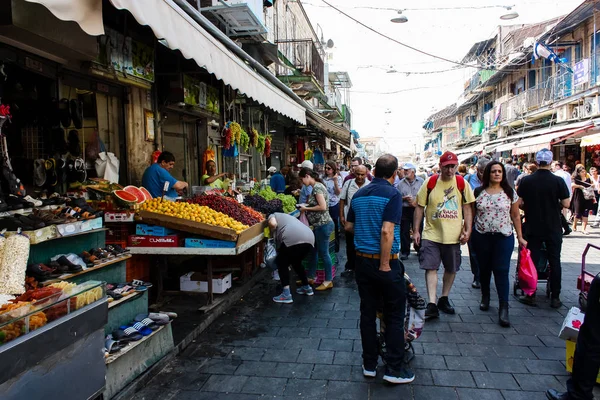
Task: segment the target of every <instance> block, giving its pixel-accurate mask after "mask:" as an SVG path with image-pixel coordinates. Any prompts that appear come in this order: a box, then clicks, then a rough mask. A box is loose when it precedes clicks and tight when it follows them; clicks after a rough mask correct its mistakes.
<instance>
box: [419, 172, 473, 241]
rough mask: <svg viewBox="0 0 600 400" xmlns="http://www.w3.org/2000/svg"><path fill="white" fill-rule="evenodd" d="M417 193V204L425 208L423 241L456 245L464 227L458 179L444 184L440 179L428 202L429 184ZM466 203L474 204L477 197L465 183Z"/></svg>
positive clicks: (425, 184) (424, 184)
mask: <svg viewBox="0 0 600 400" xmlns="http://www.w3.org/2000/svg"><path fill="white" fill-rule="evenodd" d="M429 179H431V178H428V179H427V180H426V181H425V183H423V185H422V186H421V189H419V193H417V203H418V204H419V205H420V206H422V207H425V226H424V227H423V239H425V240H431V241H432V242H436V243H442V244H456V243H458V242H459V239H460V233H461V231H462V226H463V213H462V195H461V193H460V191H459V190H458V188H457V187H456V178H454V179H452V180H451V181H448V182H444V181H443V180H442V179H441V178H438V180H437V182H436V185H435V187H434V188H433V190H432V191H431V193H430V195H429V203H428V202H427V182H429ZM463 193H464V195H465V203H466V204H469V203H473V202H474V201H475V196H474V195H473V190H472V189H471V185H469V183H468V182H466V181H465V189H464V191H463Z"/></svg>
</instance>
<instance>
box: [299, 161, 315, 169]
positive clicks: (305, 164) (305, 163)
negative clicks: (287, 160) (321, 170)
mask: <svg viewBox="0 0 600 400" xmlns="http://www.w3.org/2000/svg"><path fill="white" fill-rule="evenodd" d="M298 168H309V169H313V163H312V162H310V161H309V160H304V161H302V164H298Z"/></svg>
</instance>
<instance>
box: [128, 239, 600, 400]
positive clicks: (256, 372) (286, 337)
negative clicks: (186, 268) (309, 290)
mask: <svg viewBox="0 0 600 400" xmlns="http://www.w3.org/2000/svg"><path fill="white" fill-rule="evenodd" d="M599 238H600V229H595V230H594V233H593V234H592V235H590V236H587V237H586V236H583V235H581V234H572V235H570V236H568V237H566V238H565V241H564V245H563V246H564V247H563V253H562V254H563V258H562V259H563V295H562V299H563V303H564V306H563V307H562V308H560V309H558V310H554V309H552V308H550V306H549V301H548V300H547V299H546V298H545V296H544V295H543V293H544V292H545V285H540V289H539V291H538V298H539V303H540V304H539V307H537V308H530V307H527V306H525V305H522V304H520V303H518V302H517V301H516V300H514V299H512V298H511V309H510V317H511V322H512V326H511V327H510V328H502V327H500V326H499V325H498V324H497V322H496V321H497V306H498V302H497V300H495V301H494V297H495V296H494V294H493V295H492V302H491V309H490V311H489V312H483V311H480V310H479V307H478V305H479V300H480V294H479V293H478V290H475V289H472V288H471V281H472V279H471V278H472V277H471V273H470V271H469V266H468V258H467V257H464V255H466V247H464V249H463V271H462V272H460V273H459V274H458V277H457V281H456V283H455V286H454V288H453V290H452V292H451V296H450V298H451V300H452V302H453V303H454V306H455V308H456V312H457V314H456V315H453V316H448V315H442V316H441V317H440V318H439V319H438V320H434V321H428V322H427V323H426V325H425V332H424V334H423V335H422V336H421V337H420V338H419V339H418V340H417V341H416V342H415V343H414V346H415V351H416V353H417V355H416V357H415V358H414V360H413V361H412V362H411V366H412V367H413V368H414V369H415V373H416V378H415V381H414V383H413V384H411V385H398V386H390V385H388V384H384V382H383V381H382V379H381V378H382V375H383V373H382V371H381V365H380V371H379V372H378V376H377V378H375V379H366V378H364V377H363V376H362V371H361V357H360V352H361V343H360V333H359V329H358V319H359V296H358V292H357V290H356V285H355V283H354V282H353V280H352V279H348V278H342V277H338V278H336V279H335V287H334V289H333V291H330V292H326V293H316V294H315V296H314V297H304V296H294V303H293V304H291V305H287V304H275V303H273V302H272V301H271V297H272V296H273V295H274V294H277V293H276V292H277V287H276V286H277V284H276V282H273V281H270V280H269V281H265V282H262V283H260V284H258V285H257V286H256V287H255V288H253V290H252V291H251V292H250V293H249V294H248V295H247V296H246V297H245V298H244V299H243V300H242V301H240V302H238V303H237V304H236V305H235V306H233V307H232V308H231V309H230V310H229V311H228V312H227V313H225V314H224V315H222V316H221V317H220V318H219V319H217V321H216V322H215V323H213V324H212V325H211V326H210V327H209V329H208V330H207V331H205V332H204V333H203V334H202V335H201V337H200V338H199V339H198V340H196V342H195V343H194V344H192V345H191V346H190V347H188V348H187V349H186V350H185V351H184V352H183V353H182V354H181V355H180V356H179V357H177V358H176V359H175V360H174V361H172V362H171V363H170V364H168V365H167V366H166V367H165V368H164V369H163V370H162V372H161V373H160V374H158V375H157V376H156V377H155V378H153V379H152V380H151V381H150V383H149V384H148V385H147V386H146V387H145V388H144V389H143V390H142V391H140V392H138V393H137V394H136V396H135V397H134V399H136V400H142V399H175V398H176V399H196V400H198V399H231V400H237V399H259V398H260V399H267V398H305V399H313V398H314V399H323V398H328V399H399V398H401V399H417V400H427V399H444V400H446V399H461V400H464V399H478V400H483V399H486V400H487V399H492V400H495V399H506V400H508V399H510V400H518V399H527V400H537V399H539V400H542V399H545V398H546V397H545V395H544V391H545V390H546V389H548V388H555V389H559V390H564V389H565V388H564V385H565V382H566V380H567V378H568V374H567V372H566V371H565V343H564V341H563V340H561V339H559V338H558V332H559V329H560V326H561V324H562V322H563V318H564V316H565V315H566V314H567V312H568V309H569V308H570V307H572V306H575V305H577V298H578V291H577V289H576V284H575V282H576V276H577V274H578V273H579V269H580V267H581V253H582V251H583V248H584V247H585V244H586V243H588V242H594V241H596V242H597V241H598V239H599ZM342 252H343V249H342ZM342 252H341V253H340V254H342ZM515 262H516V252H515V257H513V273H514V264H515ZM405 265H406V270H407V272H408V274H409V275H410V276H411V278H413V280H414V282H415V285H416V286H417V288H418V289H419V290H420V291H421V292H422V293H424V290H425V289H424V277H423V274H422V273H421V271H420V270H419V269H418V263H417V260H416V257H415V256H414V253H412V254H411V257H410V259H409V260H408V261H407V262H406V263H405ZM588 266H589V269H590V270H592V271H594V272H599V271H600V254H599V253H593V254H592V253H590V256H589V258H588ZM511 276H512V274H511ZM511 281H512V279H511ZM598 389H599V388H598V387H597V388H596V392H595V394H596V396H599V395H600V390H598Z"/></svg>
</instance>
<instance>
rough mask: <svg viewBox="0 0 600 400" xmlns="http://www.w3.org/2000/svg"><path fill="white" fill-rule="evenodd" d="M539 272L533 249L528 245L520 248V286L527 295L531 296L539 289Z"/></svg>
mask: <svg viewBox="0 0 600 400" xmlns="http://www.w3.org/2000/svg"><path fill="white" fill-rule="evenodd" d="M537 281H538V273H537V268H536V267H535V264H534V263H533V260H532V259H531V251H529V250H528V249H527V248H526V247H521V248H520V249H519V286H520V287H521V289H522V290H523V292H524V293H525V294H526V295H527V296H531V295H533V294H534V293H535V291H536V289H537Z"/></svg>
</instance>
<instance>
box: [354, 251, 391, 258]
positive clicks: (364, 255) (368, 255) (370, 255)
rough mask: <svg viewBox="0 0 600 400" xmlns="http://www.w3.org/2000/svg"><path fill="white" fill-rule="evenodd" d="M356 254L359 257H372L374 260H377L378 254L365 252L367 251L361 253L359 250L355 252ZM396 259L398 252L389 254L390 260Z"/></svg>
mask: <svg viewBox="0 0 600 400" xmlns="http://www.w3.org/2000/svg"><path fill="white" fill-rule="evenodd" d="M356 255H357V256H359V257H364V258H372V259H375V260H379V258H380V257H379V254H367V253H361V252H360V251H357V252H356ZM397 259H398V254H390V260H397Z"/></svg>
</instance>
